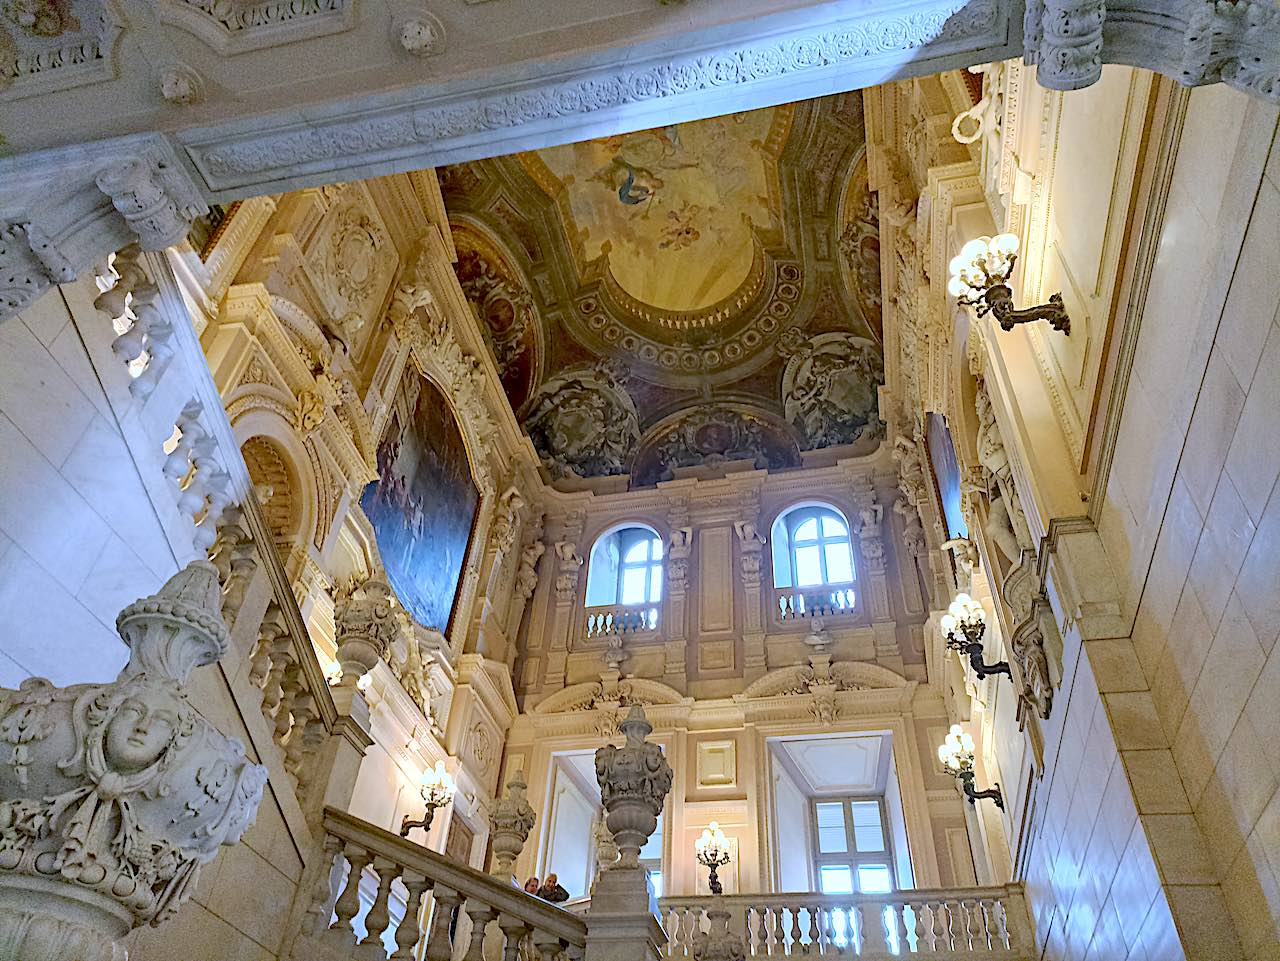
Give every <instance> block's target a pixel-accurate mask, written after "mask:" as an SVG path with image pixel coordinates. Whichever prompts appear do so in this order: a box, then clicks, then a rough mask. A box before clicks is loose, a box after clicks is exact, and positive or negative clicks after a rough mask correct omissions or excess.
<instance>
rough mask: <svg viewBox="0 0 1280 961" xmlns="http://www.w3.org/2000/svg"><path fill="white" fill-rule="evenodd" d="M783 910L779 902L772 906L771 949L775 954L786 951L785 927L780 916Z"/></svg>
mask: <svg viewBox="0 0 1280 961" xmlns="http://www.w3.org/2000/svg"><path fill="white" fill-rule="evenodd" d="M784 910H786V909H785V908H783V907H782V905H780V904H775V905H774V906H773V949H774V951H775V952H776V953H777V954H786V953H787V929H786V928H785V927H784V924H783V917H782V913H783V911H784Z"/></svg>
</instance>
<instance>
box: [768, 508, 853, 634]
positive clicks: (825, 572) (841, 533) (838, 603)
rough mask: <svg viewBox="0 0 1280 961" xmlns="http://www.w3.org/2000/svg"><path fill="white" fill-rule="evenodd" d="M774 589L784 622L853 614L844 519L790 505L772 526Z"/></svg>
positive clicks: (837, 514)
mask: <svg viewBox="0 0 1280 961" xmlns="http://www.w3.org/2000/svg"><path fill="white" fill-rule="evenodd" d="M772 534H773V536H772V538H771V540H772V544H773V586H774V587H775V588H776V589H777V597H776V598H775V600H776V602H777V605H778V614H779V616H780V617H781V618H782V619H783V620H789V619H791V618H794V617H806V616H814V615H827V614H847V613H852V612H853V609H854V603H855V600H856V597H857V592H856V591H855V589H854V582H855V581H856V580H857V576H858V575H857V571H856V570H855V569H854V566H853V542H852V540H851V538H850V534H849V522H848V521H847V520H846V519H845V517H844V515H843V514H841V513H840V512H839V511H838V510H836V509H835V508H833V507H828V506H827V505H825V504H802V505H800V506H798V507H793V508H792V509H791V510H789V511H787V512H786V513H785V514H782V515H781V516H780V517H779V518H778V519H777V520H776V521H774V522H773V531H772Z"/></svg>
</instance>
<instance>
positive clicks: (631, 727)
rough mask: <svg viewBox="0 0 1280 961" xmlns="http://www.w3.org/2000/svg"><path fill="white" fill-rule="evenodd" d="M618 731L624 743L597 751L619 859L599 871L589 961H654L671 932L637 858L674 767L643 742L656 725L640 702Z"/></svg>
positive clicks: (593, 895)
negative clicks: (660, 918)
mask: <svg viewBox="0 0 1280 961" xmlns="http://www.w3.org/2000/svg"><path fill="white" fill-rule="evenodd" d="M618 729H619V730H620V731H621V732H622V734H623V735H624V736H625V737H626V743H625V744H624V745H623V746H622V747H614V746H613V745H612V744H609V745H606V746H605V747H602V748H600V749H599V750H598V751H596V780H597V781H599V783H600V798H601V801H602V802H603V804H604V810H605V817H606V821H605V823H606V825H607V826H608V828H609V832H610V833H611V834H612V835H613V839H614V841H615V842H616V843H617V845H618V851H619V853H620V855H621V857H620V858H619V860H618V863H617V864H614V865H611V866H610V867H609V868H608V869H607V870H603V871H601V873H600V877H599V879H597V881H596V884H595V888H594V889H593V890H592V893H591V910H590V912H589V913H588V914H587V954H586V961H652V959H655V958H657V957H658V956H659V948H660V947H661V946H662V945H663V944H665V943H666V940H667V936H666V934H665V933H663V930H662V927H661V925H659V924H658V920H657V918H656V917H655V907H656V906H655V904H654V900H653V889H652V888H651V887H650V886H649V876H648V872H646V871H645V870H644V869H643V868H642V867H641V866H640V861H639V858H640V849H641V848H642V847H644V844H645V842H646V841H648V840H649V835H651V834H652V833H653V832H654V831H655V830H656V829H657V827H658V815H659V814H661V813H662V807H663V804H664V803H665V801H666V797H667V792H668V791H670V790H671V765H669V764H668V763H667V759H666V758H665V757H664V756H663V754H662V748H660V747H659V746H658V745H657V744H654V743H652V742H650V741H646V740H645V738H646V737H647V736H648V735H649V734H650V733H652V732H653V725H652V724H650V723H649V721H648V719H647V718H646V717H645V716H644V710H643V709H642V708H641V707H640V706H639V705H638V704H637V705H635V706H633V707H632V708H631V711H630V713H629V714H628V715H627V716H626V718H625V719H624V720H623V721H622V723H621V724H619V725H618Z"/></svg>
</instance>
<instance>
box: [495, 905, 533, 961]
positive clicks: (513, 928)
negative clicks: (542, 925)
mask: <svg viewBox="0 0 1280 961" xmlns="http://www.w3.org/2000/svg"><path fill="white" fill-rule="evenodd" d="M498 927H499V928H501V929H502V934H503V937H504V938H505V939H506V940H505V941H504V942H503V946H502V961H520V945H521V944H522V943H523V942H524V939H525V938H526V937H528V936H529V931H530V930H531V929H530V927H529V925H528V924H526V923H525V922H524V921H522V920H520V918H517V917H515V916H514V915H511V914H503V915H501V916H500V917H499V918H498Z"/></svg>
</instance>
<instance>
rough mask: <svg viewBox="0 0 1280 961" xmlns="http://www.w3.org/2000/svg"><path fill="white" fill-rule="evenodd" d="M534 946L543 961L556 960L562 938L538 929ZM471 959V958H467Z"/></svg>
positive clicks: (469, 960) (534, 935) (534, 938)
mask: <svg viewBox="0 0 1280 961" xmlns="http://www.w3.org/2000/svg"><path fill="white" fill-rule="evenodd" d="M533 946H534V947H535V948H536V949H537V951H538V956H539V958H540V959H541V961H555V959H556V955H558V954H559V953H560V950H561V949H560V939H559V938H557V937H556V936H555V935H554V934H551V933H549V932H547V931H543V930H541V929H537V930H535V931H534V932H533ZM467 961H471V959H467Z"/></svg>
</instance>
